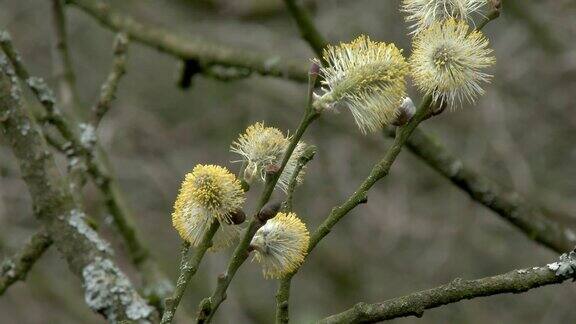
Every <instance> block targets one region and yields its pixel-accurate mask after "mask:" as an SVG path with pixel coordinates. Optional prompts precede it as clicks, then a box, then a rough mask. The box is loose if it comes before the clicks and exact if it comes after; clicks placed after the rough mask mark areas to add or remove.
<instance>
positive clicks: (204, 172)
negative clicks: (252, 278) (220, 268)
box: [172, 165, 245, 249]
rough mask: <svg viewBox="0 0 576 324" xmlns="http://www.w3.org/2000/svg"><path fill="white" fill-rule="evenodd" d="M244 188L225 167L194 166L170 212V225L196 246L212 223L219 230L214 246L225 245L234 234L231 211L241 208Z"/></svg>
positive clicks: (234, 227) (236, 231) (234, 228)
mask: <svg viewBox="0 0 576 324" xmlns="http://www.w3.org/2000/svg"><path fill="white" fill-rule="evenodd" d="M244 200H245V197H244V191H243V190H242V187H241V185H240V182H239V181H238V180H237V179H236V177H235V176H234V175H233V174H232V173H230V171H228V169H226V168H223V167H220V166H217V165H197V166H196V167H194V169H193V170H192V172H191V173H188V174H186V177H185V179H184V181H183V182H182V186H181V188H180V192H179V193H178V197H177V198H176V202H175V203H174V212H173V213H172V224H173V226H174V228H175V229H176V231H178V234H180V236H181V237H182V239H184V240H186V241H188V242H190V244H192V245H193V246H197V245H198V244H199V243H200V241H201V239H202V236H203V235H204V233H205V232H206V231H207V230H208V228H209V227H210V225H211V224H212V222H214V221H218V222H220V224H221V229H220V230H218V232H217V234H216V236H215V238H214V248H216V249H217V248H219V247H224V246H227V245H228V244H229V243H231V242H232V241H233V240H234V239H235V237H236V236H237V233H238V229H237V227H236V226H233V225H230V221H229V215H230V213H231V212H233V211H235V210H237V209H239V208H241V207H242V204H243V203H244Z"/></svg>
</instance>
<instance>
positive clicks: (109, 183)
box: [0, 31, 173, 308]
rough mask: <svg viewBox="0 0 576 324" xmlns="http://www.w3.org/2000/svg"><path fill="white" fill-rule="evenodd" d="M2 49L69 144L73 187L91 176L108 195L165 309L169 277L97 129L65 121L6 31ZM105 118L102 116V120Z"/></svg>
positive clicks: (107, 92)
mask: <svg viewBox="0 0 576 324" xmlns="http://www.w3.org/2000/svg"><path fill="white" fill-rule="evenodd" d="M126 42H127V40H126V39H124V36H120V39H119V40H118V42H117V44H116V46H115V47H116V51H117V52H120V54H119V56H120V58H117V62H116V65H119V66H120V68H123V65H124V64H125V62H124V61H125V57H124V54H125V51H126V46H127V43H126ZM0 47H1V48H2V50H3V51H4V53H5V54H6V56H7V57H8V59H9V60H10V62H11V63H12V65H13V66H14V68H15V71H16V75H17V76H18V77H19V78H20V79H22V80H24V81H25V82H26V84H27V85H28V86H29V87H30V89H31V90H32V92H33V93H34V94H35V95H36V97H37V98H38V100H39V101H40V102H41V103H42V105H43V106H44V108H45V110H46V119H47V120H48V121H49V122H50V123H51V124H53V125H54V126H55V127H56V128H57V130H58V131H59V132H60V134H61V135H62V137H63V138H64V139H65V140H66V143H65V146H64V147H63V148H64V151H65V153H66V157H67V158H68V161H69V173H70V178H71V181H70V182H69V187H71V189H72V191H73V192H75V191H77V190H78V189H79V187H81V186H82V184H83V183H84V178H85V177H86V174H87V175H89V176H90V177H91V178H92V180H93V181H94V183H95V184H96V186H97V187H98V188H99V189H100V191H101V192H102V194H103V195H104V200H105V203H106V206H107V207H108V210H109V211H110V215H111V216H112V218H113V220H114V224H115V225H116V227H117V229H118V231H119V232H120V234H121V236H122V238H123V239H124V241H125V243H126V246H127V249H128V253H129V255H130V258H131V260H132V263H133V264H134V265H135V266H136V267H137V268H138V270H140V272H141V274H142V277H143V279H144V284H145V288H144V292H145V294H146V296H147V298H148V299H149V300H150V301H151V302H152V303H153V304H154V305H156V306H157V307H158V308H161V300H162V299H163V298H164V297H165V296H167V295H168V294H169V293H170V291H171V290H172V288H173V287H172V285H171V283H170V282H169V281H168V279H167V278H166V276H165V275H164V274H163V273H162V271H160V269H159V267H158V265H157V264H156V263H155V262H153V260H152V259H151V258H150V253H149V250H148V249H147V248H146V247H145V246H144V244H143V243H142V241H141V239H140V237H139V236H138V234H137V230H136V227H135V225H134V222H133V220H132V217H131V215H130V213H129V211H128V209H127V207H126V205H125V203H124V200H123V197H122V195H121V192H120V190H119V189H118V186H117V184H116V182H115V180H114V178H113V177H111V176H110V174H109V172H108V170H107V168H106V167H105V165H104V164H103V163H101V162H100V161H99V160H98V159H97V157H96V155H95V153H94V151H95V149H96V148H98V146H97V143H96V134H95V126H94V125H93V124H89V123H81V124H79V125H78V127H75V125H74V124H73V123H71V122H70V120H69V119H67V118H65V116H64V115H63V113H62V112H61V110H60V109H59V108H58V106H57V105H56V98H55V96H54V93H53V91H52V90H51V89H50V88H49V87H48V85H47V84H46V82H45V81H44V80H43V79H42V78H38V77H33V76H31V75H30V73H29V72H28V71H27V69H26V67H25V66H24V64H23V62H22V59H21V58H20V56H19V55H18V53H17V51H16V50H15V49H14V47H13V45H12V42H11V39H10V35H9V34H8V32H6V31H0ZM118 68H119V67H118V66H116V67H115V68H113V69H112V70H113V74H114V76H112V77H111V79H112V81H111V82H112V83H113V85H110V86H108V87H105V89H104V91H103V96H104V99H105V101H106V104H107V105H109V104H110V100H111V98H112V97H113V96H114V93H115V89H116V87H117V84H116V83H117V82H118V80H119V77H120V76H121V74H117V73H118V71H116V70H117V69H118ZM100 117H101V116H100ZM46 138H47V139H48V140H49V141H48V142H49V143H51V142H52V143H53V141H52V140H51V137H49V136H47V137H46Z"/></svg>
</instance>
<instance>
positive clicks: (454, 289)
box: [318, 251, 576, 324]
mask: <svg viewBox="0 0 576 324" xmlns="http://www.w3.org/2000/svg"><path fill="white" fill-rule="evenodd" d="M568 279H576V252H574V251H572V252H570V253H566V254H563V255H562V256H560V258H559V260H558V261H556V262H553V263H550V264H547V265H545V266H540V267H532V268H526V269H518V270H513V271H510V272H507V273H504V274H501V275H496V276H492V277H486V278H482V279H476V280H462V279H455V280H453V281H452V282H451V283H449V284H446V285H443V286H439V287H436V288H432V289H428V290H423V291H419V292H416V293H412V294H410V295H406V296H403V297H398V298H393V299H389V300H386V301H383V302H381V303H376V304H366V303H358V304H356V305H355V306H354V307H352V308H350V309H348V310H346V311H344V312H342V313H339V314H335V315H332V316H329V317H326V318H324V319H322V320H320V321H318V323H322V324H329V323H330V324H336V323H374V322H380V321H386V320H390V319H394V318H399V317H407V316H416V317H422V315H423V314H424V311H425V310H426V309H431V308H436V307H440V306H443V305H447V304H452V303H456V302H459V301H461V300H468V299H473V298H477V297H486V296H492V295H498V294H507V293H513V294H519V293H523V292H526V291H528V290H530V289H534V288H538V287H542V286H547V285H552V284H559V283H562V282H564V281H566V280H568Z"/></svg>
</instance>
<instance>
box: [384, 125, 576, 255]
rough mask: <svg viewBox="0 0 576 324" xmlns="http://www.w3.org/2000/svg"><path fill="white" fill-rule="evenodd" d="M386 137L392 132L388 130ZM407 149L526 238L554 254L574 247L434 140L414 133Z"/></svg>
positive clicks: (575, 237) (557, 227) (563, 233)
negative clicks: (552, 251)
mask: <svg viewBox="0 0 576 324" xmlns="http://www.w3.org/2000/svg"><path fill="white" fill-rule="evenodd" d="M388 135H392V130H391V129H388ZM406 145H407V147H408V148H409V149H410V151H412V153H414V154H415V155H416V156H418V157H419V158H421V159H422V160H423V161H424V162H426V164H428V165H429V166H430V167H432V168H433V169H434V170H436V171H437V172H438V173H440V174H441V175H442V176H444V177H445V178H446V179H448V180H450V181H451V182H452V183H453V184H454V185H455V186H457V187H458V188H460V189H461V190H463V191H464V192H466V193H468V194H469V195H470V197H471V198H472V199H474V200H475V201H477V202H479V203H481V204H482V205H484V206H486V207H487V208H489V209H490V210H492V211H494V212H495V213H497V214H498V215H500V216H501V217H502V218H503V219H505V220H506V221H508V222H509V223H511V224H512V225H514V226H515V227H516V228H518V229H519V230H520V231H521V232H523V233H524V234H526V235H527V236H528V238H530V239H532V240H534V241H536V242H538V243H540V244H542V245H544V246H546V247H548V248H550V249H551V250H554V251H556V252H558V253H563V252H566V251H569V250H570V249H571V247H573V246H574V244H576V234H575V233H574V232H573V231H572V230H570V229H569V228H567V227H565V226H563V225H562V224H561V223H559V222H557V221H555V220H554V219H552V218H550V217H549V216H547V215H546V214H545V212H544V211H542V210H541V209H540V208H538V207H534V206H531V204H530V203H528V202H527V201H526V199H524V198H522V196H521V195H520V194H519V193H517V192H515V191H514V190H504V189H502V188H501V187H500V186H499V185H497V184H496V183H494V182H493V181H491V180H490V179H488V178H486V177H484V176H482V175H481V174H479V173H477V172H476V171H474V170H472V169H470V168H469V167H467V166H466V165H464V163H463V162H462V161H461V160H460V159H458V158H457V157H455V156H453V155H452V154H451V153H450V152H449V151H448V150H447V149H446V148H445V147H444V146H443V145H442V144H441V143H440V142H439V141H438V140H436V139H435V138H434V137H432V136H430V135H428V134H426V133H425V132H423V131H422V130H416V131H415V132H414V134H412V136H411V137H410V139H409V140H408V142H407V144H406Z"/></svg>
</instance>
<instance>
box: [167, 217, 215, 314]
mask: <svg viewBox="0 0 576 324" xmlns="http://www.w3.org/2000/svg"><path fill="white" fill-rule="evenodd" d="M219 227H220V223H219V222H218V221H214V222H212V225H211V226H210V228H209V229H208V231H206V233H204V236H203V237H202V241H200V244H199V245H198V247H197V248H196V250H195V251H194V253H193V254H192V255H190V256H188V250H189V249H190V243H188V242H185V243H184V244H183V245H182V253H181V254H182V259H181V261H180V276H178V281H177V282H176V289H174V292H173V293H172V296H171V297H169V298H166V308H165V310H164V315H163V316H162V321H161V322H160V323H162V324H168V323H172V320H173V319H174V315H175V314H176V308H178V305H179V304H180V301H181V300H182V296H184V291H185V290H186V287H187V286H188V282H190V279H191V278H192V276H194V274H195V273H196V271H198V267H199V266H200V262H201V261H202V258H203V257H204V254H206V251H207V250H208V249H209V248H210V247H211V246H212V238H213V237H214V235H215V234H216V231H218V228H219Z"/></svg>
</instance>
